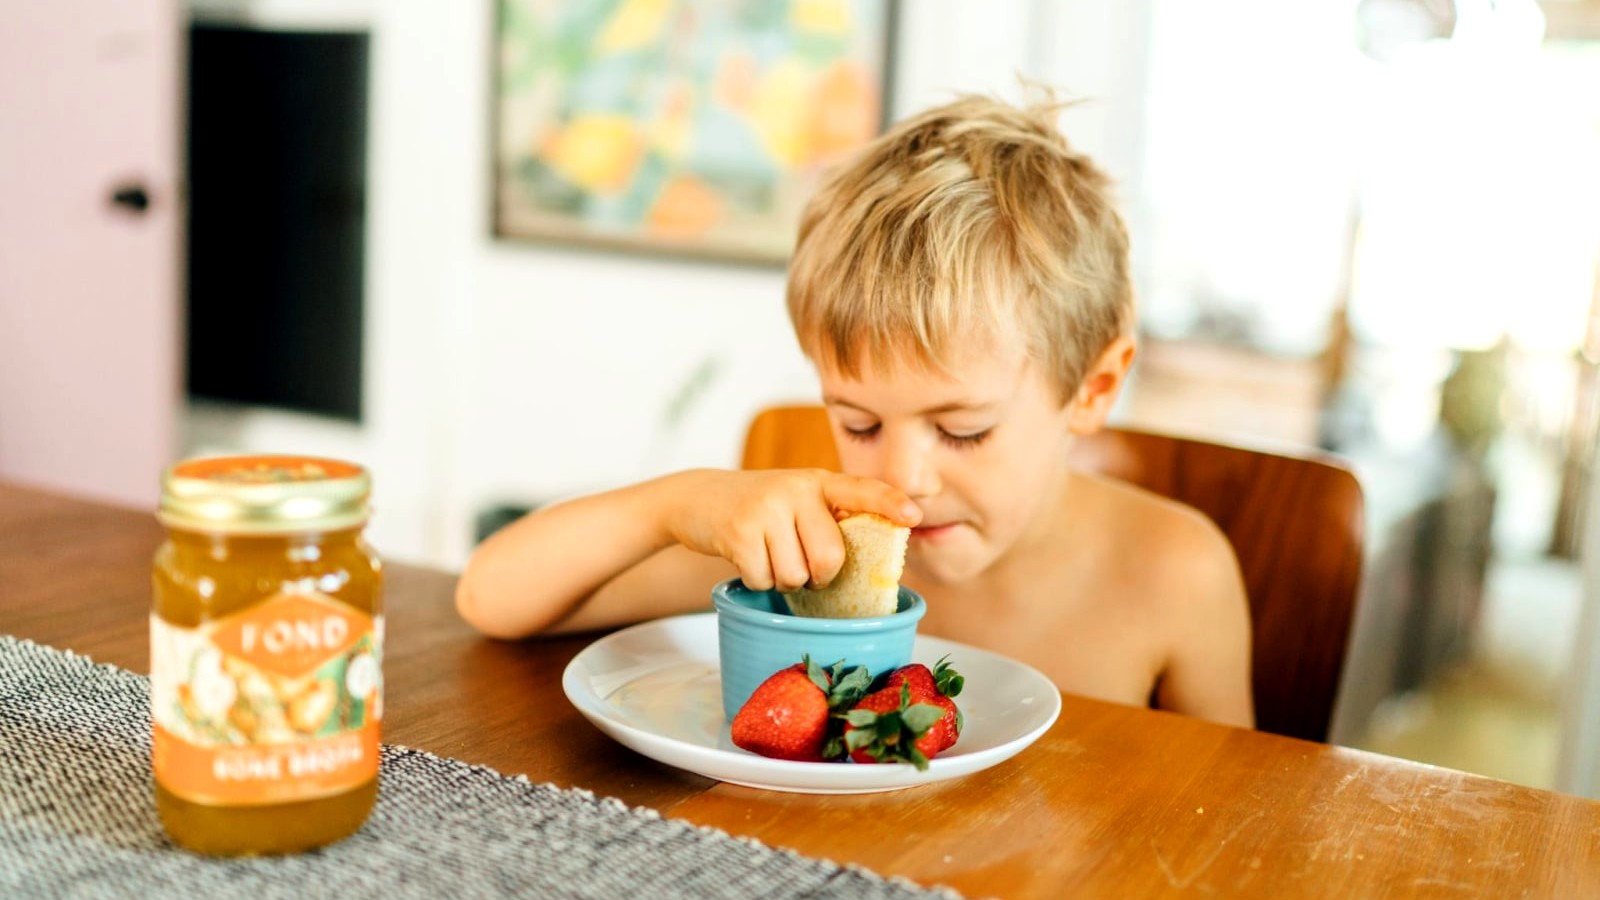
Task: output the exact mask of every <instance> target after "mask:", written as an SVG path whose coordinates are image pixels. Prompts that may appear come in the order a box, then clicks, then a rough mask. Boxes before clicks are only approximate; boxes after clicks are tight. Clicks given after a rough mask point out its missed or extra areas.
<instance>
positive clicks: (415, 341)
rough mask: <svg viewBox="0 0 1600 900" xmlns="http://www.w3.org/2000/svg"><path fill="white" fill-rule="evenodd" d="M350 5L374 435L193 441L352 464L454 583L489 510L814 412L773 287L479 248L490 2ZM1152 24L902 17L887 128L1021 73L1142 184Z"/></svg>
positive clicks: (941, 4)
mask: <svg viewBox="0 0 1600 900" xmlns="http://www.w3.org/2000/svg"><path fill="white" fill-rule="evenodd" d="M350 5H351V6H352V8H354V9H356V10H357V11H358V13H359V14H360V15H364V16H369V17H370V21H371V26H372V29H373V40H374V45H373V51H374V52H373V80H372V91H373V96H372V103H373V106H372V122H371V132H370V134H371V148H370V153H371V159H370V169H369V171H370V182H369V193H368V204H369V206H368V213H369V217H370V218H369V222H370V226H369V227H370V231H369V238H368V249H369V254H370V263H369V269H368V307H367V313H368V333H367V337H368V363H367V384H366V393H367V413H368V415H367V422H366V424H365V426H364V427H363V428H361V429H341V428H340V427H339V426H330V425H327V424H326V423H311V422H306V421H304V420H302V419H300V418H298V417H294V416H289V415H283V414H271V413H264V412H260V411H242V412H241V411H232V410H219V409H216V408H208V409H204V410H201V411H200V414H199V415H198V416H197V417H195V424H194V426H193V427H192V429H191V443H192V444H195V445H201V444H203V445H207V446H211V447H221V446H225V445H229V444H234V445H245V444H248V445H255V446H283V445H294V446H295V447H297V448H298V447H300V446H302V445H305V444H314V445H316V447H317V448H325V449H326V450H327V451H328V452H334V451H339V452H344V453H346V454H347V455H351V456H354V457H356V458H358V459H362V460H365V461H367V462H368V463H369V464H370V465H372V467H373V469H374V475H375V479H376V492H377V493H376V498H375V502H376V505H377V507H378V513H377V515H376V517H375V518H374V521H373V525H372V527H371V536H372V538H373V540H374V541H375V543H376V544H377V545H378V546H379V548H380V549H382V550H383V551H384V552H385V553H386V554H387V555H389V556H391V557H395V558H401V559H408V560H415V561H422V562H429V563H434V564H437V565H444V566H449V567H456V566H459V565H460V563H461V562H462V561H463V560H464V559H465V558H466V555H467V553H468V552H469V550H470V539H471V533H472V519H473V516H474V515H475V513H476V511H477V510H478V509H480V508H481V507H482V506H484V505H486V504H488V503H492V502H496V501H502V500H511V501H523V502H526V501H537V500H544V499H549V498H552V497H557V496H563V495H569V494H572V493H575V492H583V491H589V490H594V489H597V488H602V487H606V486H610V485H615V484H620V483H624V482H628V481H634V480H638V479H640V478H643V477H647V476H650V475H653V474H657V473H660V472H664V471H668V470H672V469H677V468H683V467H686V466H696V465H714V466H730V465H734V464H736V462H737V454H738V450H739V444H740V440H741V438H742V434H743V429H744V425H745V423H746V422H747V421H748V420H749V417H750V415H751V414H752V413H753V412H754V411H755V410H756V409H758V408H760V407H761V406H764V405H767V404H769V403H772V402H777V401H781V400H792V399H801V400H809V399H812V398H813V397H814V395H815V383H814V380H813V376H812V374H811V371H810V368H809V366H808V364H807V363H806V362H805V360H804V358H803V357H802V356H801V355H800V353H799V351H798V349H797V348H796V346H795V343H794V340H793V338H792V336H791V335H790V332H789V326H788V321H787V318H786V316H785V314H784V310H783V273H782V271H780V270H777V269H766V268H756V267H743V266H727V265H720V264H714V263H703V262H689V261H677V260H667V259H657V258H646V257H637V256H630V255H625V254H616V253H599V252H584V251H574V250H571V249H566V248H555V247H547V246H539V245H534V244H528V243H519V242H500V241H495V240H493V239H492V238H491V237H490V233H489V221H490V211H489V168H490V161H489V160H490V155H489V144H488V136H489V124H490V123H489V114H490V103H491V99H490V85H489V73H490V64H489V58H488V53H489V48H490V45H491V40H492V34H491V32H492V18H491V16H492V10H493V4H490V3H466V4H446V3H438V2H434V0H385V2H383V3H381V4H371V5H369V4H365V3H359V2H352V3H351V4H350ZM279 6H280V7H281V6H283V4H279ZM1110 7H1115V8H1114V9H1111V8H1110ZM323 8H324V9H325V5H324V7H323ZM1147 9H1148V4H1147V2H1138V3H1127V4H1100V3H1092V2H1090V0H1077V2H1072V3H1054V2H1048V0H1000V2H993V3H984V4H973V3H963V2H959V0H915V2H905V3H902V4H901V30H900V34H899V39H898V42H897V47H896V70H895V96H894V98H893V103H892V109H893V111H894V114H895V115H896V117H898V116H902V115H904V114H906V113H908V112H910V111H913V110H915V109H919V108H922V107H924V106H926V105H928V104H930V103H936V102H939V101H941V100H943V99H946V98H948V97H949V96H951V94H952V93H953V92H955V91H957V90H964V91H986V92H996V93H1000V94H1002V95H1006V96H1016V94H1017V92H1018V88H1017V84H1016V76H1017V74H1018V73H1022V74H1027V75H1029V76H1030V77H1033V78H1036V79H1038V80H1041V81H1046V82H1049V83H1055V84H1058V85H1059V86H1061V87H1063V88H1066V89H1067V92H1068V93H1071V94H1073V95H1078V96H1083V97H1086V98H1090V99H1091V100H1093V101H1094V102H1092V103H1090V104H1088V105H1086V106H1084V107H1083V108H1081V109H1078V110H1074V111H1073V112H1070V113H1069V114H1068V115H1067V117H1066V120H1065V124H1066V127H1067V130H1068V133H1069V135H1070V136H1072V137H1074V139H1076V140H1077V141H1078V142H1079V143H1080V144H1081V145H1082V146H1083V147H1084V148H1085V149H1087V150H1088V151H1089V152H1091V153H1093V154H1095V155H1097V156H1098V157H1100V158H1101V161H1102V163H1103V164H1104V165H1106V167H1107V168H1108V169H1109V170H1110V171H1111V172H1112V173H1113V174H1114V175H1116V176H1118V177H1120V178H1123V179H1126V180H1128V181H1131V180H1132V179H1134V178H1135V177H1136V175H1137V160H1136V159H1135V157H1134V148H1135V147H1136V146H1137V143H1138V140H1137V135H1138V130H1139V128H1140V122H1141V111H1140V110H1139V109H1138V107H1137V106H1136V103H1137V94H1138V87H1139V73H1141V72H1142V70H1143V63H1142V60H1141V59H1140V57H1139V53H1140V52H1142V51H1138V50H1136V49H1135V50H1129V48H1138V47H1141V46H1142V43H1141V42H1140V41H1137V40H1129V36H1130V35H1137V34H1139V33H1140V30H1141V29H1142V28H1143V25H1142V22H1143V20H1144V17H1145V13H1146V11H1147ZM292 15H293V14H292V13H291V14H290V17H291V18H292ZM1067 81H1070V82H1071V83H1070V84H1068V83H1066V82H1067ZM1127 193H1128V194H1129V195H1131V194H1132V191H1131V190H1130V191H1128V192H1127ZM708 367H709V369H708ZM707 369H708V370H709V372H710V374H711V377H710V379H709V381H707V382H706V384H705V387H704V390H703V392H701V393H699V394H697V395H696V401H695V402H694V403H693V404H692V405H691V406H690V407H689V408H688V411H687V414H686V416H685V418H684V419H683V421H682V422H681V423H680V427H679V428H677V429H675V430H671V429H667V428H665V427H664V425H663V410H664V409H665V407H666V406H667V403H668V401H669V400H670V399H671V398H672V397H674V396H675V395H676V394H677V392H679V391H680V390H682V389H683V388H684V385H685V384H686V383H688V382H689V381H690V380H691V379H693V378H694V377H695V376H696V374H697V373H701V374H702V375H703V374H704V372H703V371H702V370H707Z"/></svg>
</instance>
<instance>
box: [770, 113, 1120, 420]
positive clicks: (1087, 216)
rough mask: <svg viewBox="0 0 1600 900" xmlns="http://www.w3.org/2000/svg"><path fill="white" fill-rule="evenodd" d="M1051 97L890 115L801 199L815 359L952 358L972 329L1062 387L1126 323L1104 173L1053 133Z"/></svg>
mask: <svg viewBox="0 0 1600 900" xmlns="http://www.w3.org/2000/svg"><path fill="white" fill-rule="evenodd" d="M1063 106H1064V104H1062V103H1059V102H1056V101H1055V100H1054V98H1053V97H1046V98H1045V100H1044V101H1043V102H1039V103H1035V104H1032V105H1028V106H1024V107H1020V108H1019V107H1015V106H1011V105H1009V104H1007V103H1004V102H1002V101H1000V100H995V99H992V98H988V97H978V96H967V97H962V98H960V99H958V100H956V101H955V102H952V103H949V104H947V105H944V106H940V107H937V108H934V109H930V110H927V111H926V112H923V113H920V114H918V115H916V116H913V117H911V118H909V119H907V120H905V121H903V122H901V123H899V124H898V125H896V126H894V127H893V128H892V129H890V130H889V131H888V133H886V134H884V135H883V136H882V137H880V138H878V139H877V140H875V141H873V142H872V143H871V144H870V145H868V146H867V147H866V148H864V149H863V150H862V151H861V152H860V154H859V155H858V156H856V157H855V158H854V159H853V160H851V161H850V162H849V163H848V164H846V165H845V166H844V167H842V168H841V169H839V170H838V171H836V172H834V173H833V174H832V175H831V176H830V177H829V178H828V180H827V181H826V182H825V183H824V184H823V185H822V187H821V189H820V190H819V191H818V192H817V194H816V195H815V196H814V197H812V199H811V201H810V202H809V203H808V204H807V206H806V209H805V213H804V215H803V216H802V218H801V222H800V232H799V237H798V239H797V240H796V244H795V252H794V258H793V260H792V262H791V265H790V271H789V285H788V306H789V317H790V320H791V322H792V323H793V325H794V330H795V334H796V336H797V337H798V338H799V340H800V344H801V347H802V349H804V350H805V352H806V354H807V355H808V356H809V357H811V359H812V360H813V361H816V360H818V359H820V358H821V357H822V356H823V355H824V354H826V355H827V356H828V357H829V358H830V359H831V360H832V362H833V363H834V364H836V365H837V366H838V367H839V368H840V370H842V371H843V372H844V373H846V374H847V375H850V376H852V377H854V376H857V375H859V373H860V369H861V364H862V362H863V354H866V355H867V358H871V359H873V360H888V361H891V362H905V361H912V362H914V363H917V364H920V365H922V366H925V367H933V368H939V369H948V367H949V363H950V361H951V359H952V357H953V354H954V352H956V351H957V350H959V349H960V348H961V347H962V346H964V345H966V344H967V343H968V342H969V341H970V340H972V339H974V338H983V337H989V338H1013V337H1014V338H1019V339H1021V341H1022V343H1023V346H1024V347H1025V348H1026V350H1027V352H1028V354H1029V356H1030V357H1031V358H1032V359H1034V360H1035V361H1037V362H1039V363H1041V364H1042V365H1043V366H1044V367H1045V369H1046V371H1047V373H1048V375H1049V377H1050V378H1051V379H1052V380H1053V381H1054V382H1055V384H1056V386H1057V387H1058V388H1059V389H1060V391H1061V397H1062V400H1063V401H1065V400H1066V399H1067V398H1069V397H1071V395H1072V393H1073V392H1074V391H1076V390H1077V387H1078V384H1079V382H1081V381H1082V379H1083V376H1084V373H1085V371H1086V370H1087V368H1088V367H1089V365H1090V364H1091V363H1092V362H1093V360H1094V357H1095V356H1097V355H1098V354H1099V353H1100V352H1101V351H1102V350H1104V348H1105V347H1106V346H1107V345H1108V344H1110V343H1111V342H1112V341H1113V340H1115V339H1116V338H1117V337H1118V336H1119V335H1122V334H1124V333H1126V332H1127V331H1128V330H1129V329H1131V328H1132V325H1133V288H1132V285H1131V283H1130V280H1129V276H1128V236H1127V229H1126V227H1125V226H1124V225H1123V222H1122V218H1121V216H1120V215H1118V213H1117V211H1116V208H1115V207H1114V205H1113V203H1112V201H1111V199H1110V179H1109V178H1107V177H1106V175H1105V173H1103V172H1102V171H1101V170H1100V169H1099V168H1098V167H1097V166H1095V164H1094V163H1093V162H1091V161H1090V160H1089V158H1088V157H1086V156H1084V155H1082V154H1079V153H1076V152H1074V151H1073V149H1072V147H1071V146H1069V145H1068V143H1067V140H1066V138H1065V137H1063V136H1062V134H1061V132H1060V131H1059V130H1058V129H1057V128H1056V124H1055V120H1056V117H1057V115H1058V114H1059V113H1060V110H1061V109H1062V108H1063Z"/></svg>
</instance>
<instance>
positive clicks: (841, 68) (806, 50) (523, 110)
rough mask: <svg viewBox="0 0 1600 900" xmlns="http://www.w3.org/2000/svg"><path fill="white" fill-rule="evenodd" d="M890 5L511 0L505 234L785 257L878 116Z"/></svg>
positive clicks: (504, 81)
mask: <svg viewBox="0 0 1600 900" xmlns="http://www.w3.org/2000/svg"><path fill="white" fill-rule="evenodd" d="M894 12H895V11H894V4H893V2H892V0H560V2H555V0H498V17H497V26H496V33H495V43H496V55H495V93H494V115H493V119H494V142H493V147H494V231H495V234H496V235H498V236H501V237H506V238H526V239H531V240H540V241H560V242H568V243H579V244H585V245H590V246H601V247H611V248H616V249H624V250H634V251H644V252H657V253H668V254H680V255H689V256H698V257H705V258H714V259H724V260H740V261H746V262H757V263H772V264H782V263H783V262H784V261H785V260H787V259H788V256H789V252H790V250H791V248H792V245H793V243H794V233H795V228H796V225H797V224H798V221H799V216H800V209H801V207H802V206H803V204H804V203H805V201H806V199H807V198H808V197H809V196H810V195H811V193H812V191H814V190H815V188H816V186H817V184H818V182H819V180H820V178H821V176H822V174H823V173H824V172H825V170H826V169H827V168H828V167H829V166H830V165H831V164H833V163H835V162H837V161H838V160H839V159H841V158H843V157H844V156H845V155H847V154H849V153H850V152H851V151H852V150H854V149H856V148H858V147H860V146H861V145H862V144H864V143H866V142H867V141H869V140H871V139H872V138H873V137H874V136H876V135H877V134H878V133H879V132H880V131H881V129H882V127H883V123H884V116H885V113H884V110H885V109H886V108H887V105H888V104H887V98H888V96H889V94H888V89H889V85H888V80H889V71H890V53H891V42H892V37H893V32H894Z"/></svg>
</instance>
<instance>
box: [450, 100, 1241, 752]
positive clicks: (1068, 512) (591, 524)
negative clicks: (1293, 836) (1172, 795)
mask: <svg viewBox="0 0 1600 900" xmlns="http://www.w3.org/2000/svg"><path fill="white" fill-rule="evenodd" d="M1058 111H1059V107H1058V106H1054V105H1044V106H1039V107H1031V108H1025V109H1018V108H1014V107H1012V106H1009V105H1007V104H1005V103H1002V102H999V101H996V100H991V99H986V98H979V97H968V98H963V99H960V100H958V101H956V102H954V103H951V104H948V105H946V106H943V107H940V108H937V109H933V110H929V111H927V112H924V113H922V114H920V115H917V116H915V117H913V118H911V119H909V120H907V121H905V122H903V123H901V124H899V125H898V126H896V127H895V128H893V129H891V130H890V131H889V132H888V133H887V134H885V135H884V136H883V137H881V138H879V139H878V140H877V141H875V142H873V143H872V144H871V145H870V146H868V147H867V148H866V149H865V150H864V151H863V152H862V153H861V154H860V155H859V156H858V157H857V158H856V159H855V160H854V161H852V162H851V163H850V164H848V165H847V166H846V167H845V168H843V169H842V170H841V171H839V172H837V173H836V174H835V175H834V176H833V177H832V178H831V179H830V180H829V181H828V183H827V184H825V185H824V186H823V188H822V189H821V190H820V191H819V193H818V194H817V196H816V197H814V198H813V199H812V201H811V202H810V204H809V205H808V207H807V210H806V213H805V215H804V218H803V220H802V222H801V227H800V233H799V238H798V240H797V243H796V248H795V254H794V259H793V261H792V264H791V267H790V276H789V286H788V306H789V313H790V318H791V320H792V322H793V324H794V329H795V333H796V336H797V337H798V339H799V341H800V344H801V347H802V349H803V350H804V351H805V353H806V355H807V357H808V358H809V359H810V360H811V361H812V362H813V363H814V364H815V365H816V367H817V371H818V375H819V376H820V380H821V383H822V392H823V400H824V402H825V404H826V406H827V409H828V415H829V419H830V420H831V422H832V424H833V428H834V437H835V441H836V442H837V444H838V449H839V455H840V460H841V463H842V468H843V471H844V473H847V474H838V473H828V472H822V471H798V470H796V471H759V472H725V471H714V470H696V471H688V472H682V473H677V474H674V475H668V476H665V477H662V478H658V479H655V480H653V481H648V482H645V483H643V484H638V485H634V486H631V487H626V488H622V489H620V490H615V491H611V492H608V493H603V494H597V495H594V496H590V497H586V498H582V499H578V500H574V501H570V502H567V503H562V504H558V505H556V506H553V507H550V508H547V509H544V510H540V511H538V512H536V513H534V514H532V515H530V516H527V517H525V518H524V519H522V520H521V521H519V522H517V523H515V524H513V525H511V526H509V527H507V528H505V529H503V530H501V531H500V532H499V533H497V534H496V535H494V537H492V538H491V539H489V540H488V541H486V542H485V543H484V545H483V546H482V547H481V548H480V549H479V550H478V551H477V552H476V553H475V554H474V556H473V557H472V559H471V560H470V561H469V563H468V565H467V568H466V571H465V572H464V573H463V575H462V578H461V582H460V585H459V587H458V589H457V605H458V607H459V609H460V611H461V614H462V615H463V616H464V617H465V618H466V619H467V620H468V621H469V622H471V623H472V624H473V625H474V626H476V627H477V628H479V629H480V630H482V631H484V632H485V633H487V634H490V635H494V636H498V637H520V636H524V635H528V634H533V633H536V632H570V631H580V630H586V629H595V628H606V627H611V626H616V625H621V624H624V623H628V622H633V621H638V620H641V619H647V618H654V617H658V616H664V615H669V614H674V613H681V612H688V611H691V610H698V609H704V608H706V607H707V606H708V604H709V594H710V589H711V586H712V585H713V584H714V583H716V582H717V581H720V580H722V579H724V578H729V577H732V576H734V575H738V576H740V577H741V578H743V579H744V581H745V583H746V584H748V585H749V586H751V587H753V588H757V589H765V588H769V587H773V586H776V587H778V588H780V589H785V590H791V589H794V588H797V587H800V586H802V585H805V584H811V585H817V586H820V585H823V584H826V583H827V582H828V581H829V580H830V579H831V578H832V577H833V576H834V575H835V574H836V573H837V572H838V570H839V567H840V565H841V563H842V560H843V553H844V550H843V543H842V539H841V537H840V534H839V529H838V527H837V525H836V524H835V515H836V514H837V513H841V512H844V511H861V512H875V513H878V514H880V515H883V516H885V517H888V518H890V519H892V520H895V521H897V522H899V523H900V524H904V525H911V526H915V527H914V530H913V532H912V538H911V545H910V549H909V550H908V551H907V555H906V569H905V575H904V578H903V581H904V583H905V584H907V585H908V586H910V587H912V588H913V589H915V590H917V591H918V592H919V593H921V594H922V595H923V597H924V598H926V600H927V603H928V613H927V616H926V617H925V618H924V619H923V621H922V624H921V631H922V633H924V634H932V635H939V636H943V637H948V638H951V639H954V640H958V641H962V642H964V643H968V644H973V645H976V646H979V647H985V648H988V649H991V650H995V651H997V652H1000V653H1003V654H1006V655H1008V656H1010V657H1013V658H1016V659H1019V660H1022V661H1024V662H1026V663H1028V664H1030V665H1032V666H1034V667H1035V668H1038V669H1040V670H1041V671H1043V672H1044V673H1045V674H1046V675H1048V676H1049V677H1050V678H1051V679H1052V680H1054V681H1055V683H1056V684H1057V685H1058V686H1060V687H1061V689H1062V690H1064V691H1068V692H1071V693H1076V694H1081V695H1085V696H1090V697H1097V698H1101V699H1106V700H1111V701H1115V702H1120V703H1126V704H1133V705H1145V704H1146V703H1148V702H1150V701H1151V700H1152V699H1153V700H1154V701H1155V703H1156V705H1158V706H1160V707H1161V708H1164V709H1170V710H1173V711H1176V712H1180V713H1186V714H1189V715H1194V716H1200V717H1203V718H1207V719H1212V720H1215V721H1219V722H1225V723H1230V724H1235V725H1241V726H1246V727H1248V726H1251V725H1252V724H1253V718H1254V714H1253V712H1252V706H1251V701H1250V660H1249V654H1250V622H1249V614H1248V610H1247V607H1246V603H1245V597H1244V588H1243V584H1242V581H1241V578H1240V575H1239V571H1238V565H1237V563H1236V562H1235V560H1234V558H1233V553H1232V550H1231V548H1230V547H1229V545H1228V543H1227V540H1226V538H1224V537H1223V536H1222V535H1221V533H1220V532H1219V531H1218V530H1217V529H1216V528H1215V527H1214V526H1213V525H1212V524H1211V522H1210V521H1209V520H1207V519H1206V518H1205V517H1204V516H1202V515H1200V514H1199V513H1197V512H1195V511H1193V510H1191V509H1189V508H1187V507H1183V506H1180V505H1178V504H1176V503H1173V502H1170V501H1167V500H1165V499H1162V498H1159V497H1156V496H1154V495H1152V494H1149V493H1146V492H1144V491H1141V490H1139V489H1137V488H1134V487H1132V486H1129V485H1126V484H1123V483H1120V482H1116V481H1113V480H1109V479H1104V478H1100V477H1096V476H1093V475H1088V474H1085V473H1080V472H1077V471H1074V470H1072V469H1070V468H1069V467H1068V466H1067V463H1066V459H1067V448H1068V446H1069V444H1070V442H1071V440H1072V437H1073V435H1076V434H1085V433H1089V432H1092V431H1094V430H1095V429H1097V428H1099V427H1101V425H1102V424H1103V423H1104V422H1105V418H1106V415H1107V413H1108V412H1109V410H1110V409H1111V406H1112V403H1113V401H1114V400H1115V399H1116V395H1117V392H1118V391H1119V390H1120V389H1121V387H1122V385H1123V382H1124V380H1125V378H1126V376H1127V373H1128V368H1129V366H1130V365H1131V363H1132V361H1133V355H1134V343H1133V293H1132V286H1131V283H1130V280H1129V276H1128V259H1127V256H1128V250H1127V234H1126V230H1125V228H1124V226H1123V224H1122V220H1121V218H1120V216H1119V215H1118V214H1117V212H1116V210H1115V209H1114V208H1113V206H1112V204H1111V201H1110V199H1109V197H1108V193H1109V183H1108V179H1107V178H1106V177H1105V176H1104V175H1103V174H1102V173H1101V172H1100V171H1099V170H1098V169H1097V168H1096V167H1095V166H1094V165H1093V164H1092V163H1091V162H1090V161H1089V160H1088V159H1087V158H1086V157H1083V156H1080V155H1078V154H1076V153H1074V152H1073V151H1072V149H1071V148H1070V147H1069V146H1068V145H1067V143H1066V141H1065V139H1064V138H1063V137H1062V136H1061V135H1060V133H1059V132H1058V131H1057V130H1056V127H1055V124H1054V119H1055V116H1056V114H1057V113H1058Z"/></svg>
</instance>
